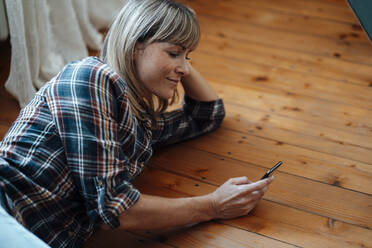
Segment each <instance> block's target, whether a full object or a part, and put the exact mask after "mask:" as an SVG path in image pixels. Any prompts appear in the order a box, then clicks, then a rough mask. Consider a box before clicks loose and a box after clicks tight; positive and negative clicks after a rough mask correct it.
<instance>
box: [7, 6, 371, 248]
mask: <svg viewBox="0 0 372 248" xmlns="http://www.w3.org/2000/svg"><path fill="white" fill-rule="evenodd" d="M181 2H183V3H186V4H187V5H189V6H191V7H192V8H193V9H194V10H195V11H196V12H197V14H198V18H199V20H200V24H201V31H202V37H201V41H200V44H199V47H198V49H197V50H195V51H193V52H192V53H191V55H190V56H191V58H192V60H191V63H192V65H193V66H194V67H195V68H197V70H198V71H200V72H201V73H202V74H203V75H204V77H205V78H206V79H207V80H208V81H209V82H210V83H211V85H212V86H213V88H214V89H215V90H216V91H217V92H218V94H219V96H221V97H222V98H223V99H224V103H225V108H226V118H225V120H224V122H223V124H222V126H221V128H220V129H218V130H217V131H215V132H213V133H210V134H208V135H205V136H203V137H199V138H196V139H193V140H190V141H187V142H183V143H179V144H175V145H171V146H168V147H165V148H163V149H161V150H159V151H156V152H155V155H154V157H153V158H152V160H151V161H150V163H149V165H148V168H147V169H145V171H144V173H143V174H142V175H141V176H139V177H138V178H137V179H136V180H135V182H134V183H135V185H136V187H137V188H139V189H140V191H141V192H142V193H147V194H154V195H160V196H165V197H188V196H197V195H203V194H208V193H210V192H213V190H215V189H216V188H217V187H218V186H219V185H221V184H222V183H223V182H224V181H226V180H227V179H228V178H231V177H238V176H247V177H248V178H250V179H251V180H252V181H255V180H258V179H259V178H260V177H261V176H262V175H263V174H264V173H265V172H266V170H267V169H268V168H270V167H271V166H272V165H273V164H275V163H276V162H277V161H279V160H282V161H283V162H284V165H283V166H281V167H280V168H279V170H278V171H276V172H275V181H274V183H273V184H272V185H271V186H270V188H269V190H268V191H267V193H266V194H265V197H264V200H262V201H261V202H260V204H259V205H258V206H257V208H256V209H255V210H254V211H253V212H251V213H250V214H249V215H248V216H244V217H241V218H237V219H233V220H223V221H222V220H215V221H211V222H207V223H201V224H199V225H195V226H189V227H179V228H176V229H175V230H157V231H144V232H126V231H120V230H113V231H103V230H97V231H96V232H95V233H94V235H93V237H92V238H91V239H90V240H89V242H88V244H87V247H90V248H96V247H203V248H204V247H309V248H310V247H311V248H313V247H322V248H323V247H337V248H338V247H372V229H371V228H372V224H371V223H372V222H371V220H372V142H371V141H372V118H371V116H372V74H371V71H372V45H371V43H370V41H369V40H368V38H367V37H366V35H365V33H364V31H363V30H362V28H361V26H360V25H359V23H358V21H357V19H356V18H355V16H354V15H353V13H352V11H351V9H350V8H349V7H348V5H347V3H346V1H344V0H312V1H308V0H281V1H277V0H249V1H247V0H215V1H202V0H181ZM0 54H1V55H2V56H0V138H2V137H3V136H4V135H5V133H6V131H7V130H8V128H9V126H10V125H11V123H12V121H14V119H15V118H16V117H17V115H18V111H19V107H18V104H17V102H16V100H15V99H14V98H12V96H10V95H9V94H8V93H7V92H6V91H5V89H4V83H5V81H6V79H7V77H8V74H9V64H10V55H11V54H10V40H7V41H5V42H0ZM90 54H91V55H97V54H98V52H97V51H91V50H90ZM181 92H182V90H181ZM180 105H181V103H178V105H175V106H172V107H170V109H174V108H176V107H177V106H178V107H179V106H180ZM165 217H166V216H165Z"/></svg>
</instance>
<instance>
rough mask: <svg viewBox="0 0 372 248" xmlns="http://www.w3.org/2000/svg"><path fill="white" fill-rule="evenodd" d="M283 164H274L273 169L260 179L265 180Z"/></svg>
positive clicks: (280, 162)
mask: <svg viewBox="0 0 372 248" xmlns="http://www.w3.org/2000/svg"><path fill="white" fill-rule="evenodd" d="M282 164H283V162H282V161H279V162H278V163H276V165H274V166H273V168H271V169H270V170H268V171H267V172H266V173H265V175H264V176H263V177H262V178H261V180H262V179H265V178H268V177H269V176H270V174H271V173H273V172H274V171H275V170H276V169H278V168H279V166H281V165H282Z"/></svg>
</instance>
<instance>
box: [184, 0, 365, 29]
mask: <svg viewBox="0 0 372 248" xmlns="http://www.w3.org/2000/svg"><path fill="white" fill-rule="evenodd" d="M180 2H183V3H185V4H187V5H189V6H192V4H193V2H194V1H193V0H181V1H180ZM200 2H201V3H203V4H205V5H206V6H209V5H211V4H210V2H208V1H200ZM221 2H224V3H227V4H230V5H235V6H240V7H244V8H250V9H254V8H265V9H267V10H268V11H277V12H281V13H290V14H294V15H301V16H308V17H313V18H314V17H316V18H319V19H325V20H328V21H335V22H345V23H350V24H357V23H358V22H357V19H356V18H355V17H354V15H353V13H352V11H351V9H350V8H349V7H348V5H347V3H346V2H345V1H343V0H315V1H314V0H313V1H307V0H281V1H275V0H265V1H246V0H215V1H213V3H214V4H219V3H221Z"/></svg>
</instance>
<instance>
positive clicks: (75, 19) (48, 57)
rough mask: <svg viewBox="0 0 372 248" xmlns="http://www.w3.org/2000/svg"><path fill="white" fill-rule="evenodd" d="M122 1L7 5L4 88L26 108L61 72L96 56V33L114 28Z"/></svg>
mask: <svg viewBox="0 0 372 248" xmlns="http://www.w3.org/2000/svg"><path fill="white" fill-rule="evenodd" d="M123 1H124V0H104V1H102V0H62V1H61V0H27V1H24V0H5V3H6V11H7V15H8V22H9V30H10V38H11V45H12V58H11V67H10V74H9V78H8V81H7V82H6V84H5V88H6V89H7V90H8V91H9V92H10V93H11V94H12V95H13V96H14V97H16V98H17V100H18V101H19V104H20V106H21V107H24V106H25V105H26V104H27V103H28V102H29V101H30V100H31V99H32V97H33V95H34V94H35V92H36V91H37V89H39V88H40V87H41V86H42V85H43V84H45V82H47V81H48V80H50V79H51V78H52V77H53V76H55V75H56V74H57V73H58V72H59V71H60V70H61V69H62V67H63V66H64V65H65V64H66V63H68V62H70V61H72V60H77V59H81V58H83V57H86V56H87V55H88V51H87V47H86V45H87V46H88V47H90V48H92V49H94V50H98V49H100V48H101V46H102V35H101V34H100V33H99V32H98V31H97V28H105V27H108V25H109V24H110V23H111V21H112V19H113V17H114V16H115V15H116V13H117V11H119V10H120V8H121V6H122V4H123Z"/></svg>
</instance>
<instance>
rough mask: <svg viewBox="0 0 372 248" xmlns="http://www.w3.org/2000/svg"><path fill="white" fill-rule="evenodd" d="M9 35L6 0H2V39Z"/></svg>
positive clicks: (0, 3) (0, 32) (0, 29)
mask: <svg viewBox="0 0 372 248" xmlns="http://www.w3.org/2000/svg"><path fill="white" fill-rule="evenodd" d="M8 35H9V29H8V21H7V19H6V13H5V3H4V0H0V40H5V39H6V38H8Z"/></svg>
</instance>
